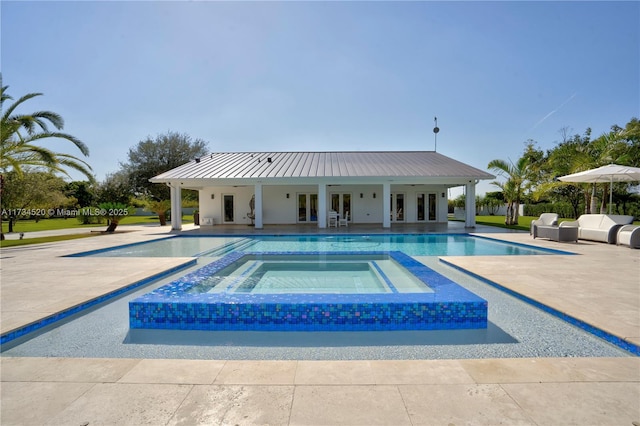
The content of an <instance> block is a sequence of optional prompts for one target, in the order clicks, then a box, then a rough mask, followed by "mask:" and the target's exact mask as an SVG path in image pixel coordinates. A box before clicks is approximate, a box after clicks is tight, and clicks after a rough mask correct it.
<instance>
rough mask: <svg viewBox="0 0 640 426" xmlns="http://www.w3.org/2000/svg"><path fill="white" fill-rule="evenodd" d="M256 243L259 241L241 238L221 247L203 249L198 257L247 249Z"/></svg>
mask: <svg viewBox="0 0 640 426" xmlns="http://www.w3.org/2000/svg"><path fill="white" fill-rule="evenodd" d="M255 243H257V241H256V240H253V239H251V238H240V239H238V240H235V241H231V242H229V243H227V244H224V245H223V246H221V247H216V248H214V249H211V250H207V251H203V252H202V253H198V254H197V255H196V256H197V257H216V256H222V255H224V254H227V253H229V252H232V251H235V250H244V249H246V248H248V247H251V246H252V245H254V244H255Z"/></svg>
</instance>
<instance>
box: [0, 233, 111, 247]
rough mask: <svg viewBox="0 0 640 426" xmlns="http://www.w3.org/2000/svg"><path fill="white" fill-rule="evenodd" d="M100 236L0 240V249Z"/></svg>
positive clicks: (83, 235)
mask: <svg viewBox="0 0 640 426" xmlns="http://www.w3.org/2000/svg"><path fill="white" fill-rule="evenodd" d="M99 235H102V234H100V233H97V232H96V233H88V234H72V235H55V236H52V237H38V238H27V239H26V240H1V241H0V247H2V248H4V247H16V246H25V245H27V244H42V243H54V242H57V241H66V240H76V239H78V238H87V237H96V236H99Z"/></svg>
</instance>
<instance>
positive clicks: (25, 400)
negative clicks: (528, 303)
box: [0, 224, 640, 425]
mask: <svg viewBox="0 0 640 426" xmlns="http://www.w3.org/2000/svg"><path fill="white" fill-rule="evenodd" d="M449 226H450V228H449V229H454V230H455V232H460V229H458V228H456V226H457V225H455V224H453V225H452V224H450V225H449ZM350 228H352V227H350ZM353 228H355V227H353ZM287 230H288V231H289V232H292V230H291V228H286V229H284V228H283V231H282V232H285V231H287ZM412 230H413V232H420V229H417V228H416V229H412V228H411V227H403V228H402V231H403V232H405V231H408V232H411V231H412ZM480 230H483V228H482V227H478V228H477V229H476V231H480ZM218 231H220V232H221V231H222V230H221V229H219V230H218ZM242 231H245V232H246V227H236V228H229V229H228V232H238V233H240V232H242ZM167 232H168V228H166V227H165V228H158V227H154V228H142V229H141V231H140V232H134V233H127V234H119V235H113V236H104V237H97V238H90V239H83V240H75V241H74V242H65V243H57V244H51V245H41V246H33V247H25V248H22V249H3V250H2V253H1V255H2V277H1V278H2V282H1V285H2V330H3V331H4V330H7V329H10V328H13V327H16V326H20V325H26V324H28V323H30V322H32V321H33V320H34V319H37V318H39V317H43V316H44V315H48V314H49V313H51V312H58V311H60V310H62V309H65V308H69V307H70V306H73V304H74V303H76V302H77V301H78V300H88V298H91V297H94V296H95V295H96V294H100V293H101V292H103V293H104V292H105V291H108V288H116V287H118V286H124V285H126V284H129V283H131V282H133V280H135V279H137V278H140V277H142V278H144V276H145V274H147V275H148V274H149V272H150V271H151V270H158V269H162V267H168V265H169V260H168V259H155V260H154V264H153V265H150V264H147V265H141V264H139V263H138V270H136V271H135V273H134V272H132V271H131V265H133V264H135V260H136V259H104V258H103V259H100V262H87V260H86V259H69V262H67V261H66V260H64V261H63V260H62V259H61V258H60V257H59V256H62V255H65V254H70V253H73V252H78V251H86V250H90V249H98V248H101V247H104V246H105V245H113V246H115V245H120V244H123V243H126V242H132V241H136V240H138V241H139V240H142V239H153V238H158V237H161V236H166V235H167ZM266 232H274V228H271V229H267V230H266ZM306 232H309V231H308V230H306ZM358 232H375V230H374V229H371V230H368V229H366V228H360V229H358ZM439 232H442V230H439ZM444 232H446V230H445V231H444ZM494 232H495V231H494ZM491 236H492V237H499V238H502V239H505V240H509V241H515V242H520V243H527V244H531V245H537V246H542V247H549V248H557V249H559V250H569V251H573V252H575V253H578V254H580V256H559V257H555V256H544V257H537V256H536V259H535V260H534V259H526V258H514V257H510V258H509V259H508V260H505V259H496V258H490V257H486V258H474V259H469V258H455V259H451V258H448V260H449V261H451V262H453V263H456V264H457V265H459V266H460V267H463V268H464V269H467V270H470V271H472V272H474V273H477V274H478V275H481V276H484V277H485V278H487V279H490V280H492V281H495V282H498V283H500V284H501V285H504V286H507V287H509V288H512V289H514V290H517V291H518V292H520V293H522V294H525V295H527V296H529V297H532V298H534V299H536V300H538V301H540V302H542V303H545V304H547V305H549V306H552V307H554V308H555V309H558V310H561V311H563V312H567V313H569V314H571V315H573V316H575V317H577V318H580V319H581V320H584V321H586V322H589V323H591V324H593V325H595V326H597V327H598V328H601V329H603V330H607V331H608V332H611V333H612V334H614V335H617V336H620V337H621V338H624V339H627V340H629V341H632V342H635V343H636V344H638V343H640V288H639V287H640V286H638V275H639V272H640V256H639V254H640V252H639V251H638V250H630V249H628V248H626V247H617V246H612V245H607V244H602V243H591V242H583V241H581V242H580V243H578V244H566V243H564V244H563V243H555V242H550V241H537V240H536V241H532V240H531V239H530V237H529V236H528V235H527V234H519V233H504V234H502V233H492V234H491ZM88 240H94V241H88ZM129 260H131V262H130V263H129V262H127V261H129ZM125 266H128V268H127V267H125ZM96 269H97V272H96ZM119 270H121V271H122V273H114V271H119ZM100 271H102V272H100ZM92 282H93V283H94V285H91V283H92ZM95 284H97V285H95ZM43 289H46V291H47V296H46V297H44V298H43V297H42V295H43ZM0 362H1V367H2V368H1V371H2V414H1V416H2V417H1V420H2V423H3V424H5V423H6V424H25V422H26V423H30V424H33V423H38V424H40V423H45V422H47V421H49V422H53V423H58V424H83V423H86V422H89V423H91V424H92V423H99V422H103V423H110V424H119V423H124V422H129V423H132V422H133V423H137V424H143V423H144V424H167V423H170V422H171V420H172V419H173V421H174V422H177V421H183V422H185V423H188V424H198V423H200V424H202V423H221V422H222V423H231V422H236V423H238V422H240V423H242V421H243V420H244V422H248V423H277V424H303V423H309V422H314V421H315V422H316V423H318V422H323V423H330V424H336V423H339V422H342V423H346V422H350V421H351V423H357V422H358V421H359V422H361V423H362V422H366V423H374V422H375V423H377V424H394V425H396V424H410V423H412V424H418V423H425V422H428V421H430V422H435V423H443V424H446V423H447V422H449V421H454V420H455V421H456V423H471V422H477V420H478V417H477V416H478V412H480V411H481V412H482V413H483V415H484V417H483V419H484V420H485V421H486V423H487V424H493V423H500V422H502V423H504V422H505V419H509V422H511V423H522V424H525V423H526V424H539V425H542V424H631V423H632V422H638V421H640V408H639V407H638V405H637V401H638V399H640V358H638V357H628V358H577V359H566V358H525V359H479V360H447V361H442V360H430V361H217V360H210V361H205V360H172V359H171V360H170V359H167V360H147V359H71V358H10V357H4V356H3V357H1V358H0ZM225 395H226V397H225ZM434 395H439V397H438V398H434ZM238 397H240V398H241V399H240V400H238V399H237V398H238ZM159 398H162V401H163V404H158V401H159ZM44 400H47V401H49V403H47V404H43V403H42V401H44ZM106 400H109V401H114V403H112V404H105V403H104V401H106ZM229 401H237V404H236V403H235V402H234V404H233V405H229V403H230V402H229ZM451 401H456V404H451ZM120 402H121V403H120ZM198 407H201V408H198ZM203 410H204V411H203ZM142 415H144V416H145V417H141V416H142Z"/></svg>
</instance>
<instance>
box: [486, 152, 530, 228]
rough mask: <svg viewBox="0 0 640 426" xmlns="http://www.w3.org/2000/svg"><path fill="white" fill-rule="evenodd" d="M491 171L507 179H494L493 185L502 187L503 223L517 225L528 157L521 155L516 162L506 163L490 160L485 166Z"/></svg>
mask: <svg viewBox="0 0 640 426" xmlns="http://www.w3.org/2000/svg"><path fill="white" fill-rule="evenodd" d="M487 167H488V168H489V169H490V170H491V171H494V172H496V173H498V175H500V176H504V177H506V178H507V180H506V181H505V182H504V183H503V182H498V181H494V182H491V183H492V184H493V185H495V186H497V187H498V188H500V189H502V193H503V194H504V199H505V201H506V202H507V214H506V215H505V220H504V223H505V225H517V224H518V216H519V210H520V201H521V199H522V192H523V189H524V188H523V186H524V183H525V180H526V179H525V177H526V176H527V169H528V167H529V158H528V157H521V158H520V159H519V160H518V161H517V162H516V164H513V163H512V162H509V163H507V162H506V161H504V160H491V161H490V162H489V165H488V166H487Z"/></svg>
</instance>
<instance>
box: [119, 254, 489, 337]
mask: <svg viewBox="0 0 640 426" xmlns="http://www.w3.org/2000/svg"><path fill="white" fill-rule="evenodd" d="M129 324H130V327H131V328H132V329H136V328H146V329H179V330H261V331H369V330H376V331H382V330H386V331H388V330H442V329H469V328H486V327H487V302H486V300H484V299H482V298H480V297H478V296H476V295H475V294H473V293H471V292H470V291H468V290H466V289H464V288H463V287H461V286H459V285H458V284H456V283H455V282H453V281H451V280H450V279H448V278H446V277H444V276H442V275H440V274H439V273H437V272H435V271H434V270H432V269H430V268H428V267H427V266H425V265H423V264H422V263H420V262H418V261H416V260H415V259H413V258H412V257H410V256H408V255H405V254H404V253H402V252H399V251H391V252H350V253H345V252H316V253H309V252H272V253H254V252H233V253H231V254H229V255H227V256H224V257H223V258H221V259H219V260H217V261H214V262H212V263H210V264H208V265H206V266H204V267H202V268H200V269H198V270H197V271H195V272H192V273H190V274H187V275H185V276H184V277H182V278H180V279H178V280H175V281H173V282H171V283H170V284H168V285H165V286H162V287H160V288H158V289H156V290H154V291H152V292H150V293H148V294H145V295H144V296H141V297H139V298H137V299H135V300H133V301H131V302H129Z"/></svg>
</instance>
